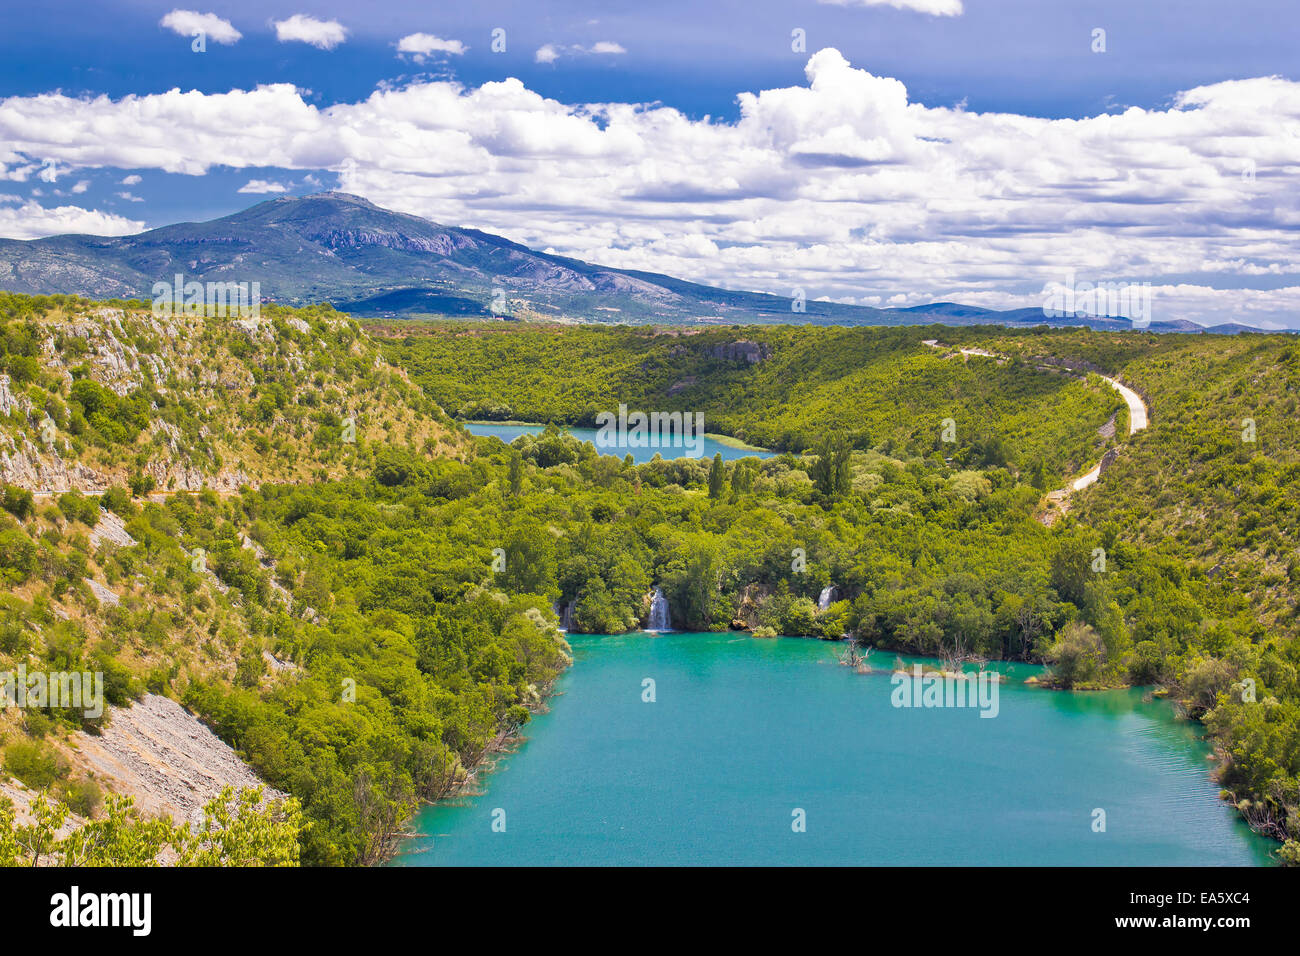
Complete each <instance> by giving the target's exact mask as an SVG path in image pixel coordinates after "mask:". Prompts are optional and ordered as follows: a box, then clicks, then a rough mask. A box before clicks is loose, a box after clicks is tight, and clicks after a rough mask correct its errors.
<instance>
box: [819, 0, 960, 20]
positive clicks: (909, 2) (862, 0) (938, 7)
mask: <svg viewBox="0 0 1300 956" xmlns="http://www.w3.org/2000/svg"><path fill="white" fill-rule="evenodd" d="M817 2H818V3H827V4H833V5H834V6H837V7H893V8H894V9H895V10H915V11H916V12H917V13H928V14H930V15H931V16H935V17H957V16H961V14H962V2H961V0H817Z"/></svg>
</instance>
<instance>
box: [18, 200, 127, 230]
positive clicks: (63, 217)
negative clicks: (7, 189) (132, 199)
mask: <svg viewBox="0 0 1300 956" xmlns="http://www.w3.org/2000/svg"><path fill="white" fill-rule="evenodd" d="M143 228H144V223H143V222H141V221H139V220H136V219H126V218H123V217H122V216H114V215H112V214H110V213H104V212H99V211H98V210H94V209H82V208H81V207H80V206H56V207H54V208H52V209H46V208H45V207H43V206H41V205H40V204H39V203H35V202H26V203H24V204H23V205H21V206H8V205H5V206H0V236H4V237H5V238H6V239H39V238H41V237H43V236H61V235H66V234H68V233H87V234H90V235H94V236H129V235H132V234H134V233H137V232H139V231H140V230H142V229H143Z"/></svg>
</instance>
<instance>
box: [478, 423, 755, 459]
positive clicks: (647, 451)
mask: <svg viewBox="0 0 1300 956" xmlns="http://www.w3.org/2000/svg"><path fill="white" fill-rule="evenodd" d="M465 427H466V428H467V429H468V430H469V431H470V432H471V433H472V434H475V435H495V436H496V437H497V438H500V439H501V440H502V441H503V442H505V443H506V444H507V445H508V444H510V443H511V442H512V441H514V440H515V439H516V438H518V437H519V436H520V435H540V434H541V433H542V431H543V430H544V428H545V426H544V425H502V424H499V423H497V422H466V423H465ZM562 430H563V431H564V432H565V434H568V435H572V436H573V437H574V438H576V439H578V440H579V441H587V442H591V443H592V444H593V445H595V444H596V432H597V429H595V428H569V427H567V426H565V427H564V428H563V429H562ZM702 447H703V452H702V454H701V455H699V456H698V457H701V458H712V457H713V456H714V455H715V454H718V453H721V454H722V460H723V461H732V460H734V459H736V458H771V457H773V456H774V455H775V454H776V452H773V451H767V450H765V449H746V448H736V447H734V446H732V445H724V444H723V443H722V442H720V441H718V440H717V439H716V438H712V437H710V436H708V435H705V436H704V442H703V446H702ZM596 450H597V451H599V452H600V453H601V454H612V455H616V456H617V457H619V458H622V457H623V456H624V455H626V454H628V453H629V452H630V453H631V455H632V460H633V461H634V462H635V463H636V464H638V465H640V464H644V463H645V462H647V461H651V460H652V459H653V458H654V456H655V454H656V453H658V454H660V455H662V456H663V457H664V458H668V459H672V458H694V457H697V456H695V455H694V454H692V452H691V449H689V448H682V447H676V448H617V449H603V448H601V447H600V446H599V445H596Z"/></svg>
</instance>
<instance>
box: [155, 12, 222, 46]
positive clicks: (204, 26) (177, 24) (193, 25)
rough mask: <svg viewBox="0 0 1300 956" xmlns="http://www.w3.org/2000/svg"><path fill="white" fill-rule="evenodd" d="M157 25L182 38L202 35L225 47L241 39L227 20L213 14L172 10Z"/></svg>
mask: <svg viewBox="0 0 1300 956" xmlns="http://www.w3.org/2000/svg"><path fill="white" fill-rule="evenodd" d="M158 25H159V26H160V27H166V28H167V29H169V30H171V31H172V32H173V33H178V34H180V35H181V36H183V37H192V36H194V35H195V34H196V33H202V34H203V35H204V36H206V37H207V38H208V39H209V40H211V41H212V42H214V43H224V44H226V45H227V46H229V45H230V44H232V43H237V42H238V41H239V40H240V39H241V38H242V37H243V34H242V33H240V32H239V31H238V30H236V29H235V28H234V27H233V26H231V24H230V21H229V20H223V19H222V18H221V17H219V16H217V15H216V14H215V13H199V12H197V11H195V10H173V11H172V12H171V13H169V14H167V15H166V16H165V17H163V18H162V19H161V20H159V21H158Z"/></svg>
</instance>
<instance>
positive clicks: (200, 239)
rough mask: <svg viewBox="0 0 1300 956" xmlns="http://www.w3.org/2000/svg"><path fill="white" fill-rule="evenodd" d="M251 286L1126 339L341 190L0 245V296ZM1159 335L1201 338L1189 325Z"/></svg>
mask: <svg viewBox="0 0 1300 956" xmlns="http://www.w3.org/2000/svg"><path fill="white" fill-rule="evenodd" d="M178 273H180V274H183V275H184V276H185V278H186V280H187V281H189V280H197V281H202V282H218V281H219V282H231V281H233V282H259V283H261V293H262V296H263V297H264V298H265V299H268V300H273V301H276V302H280V303H283V304H286V305H305V304H310V303H318V302H329V303H331V304H332V305H334V306H335V307H336V308H339V309H341V310H344V311H348V312H351V313H353V314H356V315H361V316H370V317H385V316H387V317H392V316H404V315H429V314H434V315H457V316H474V315H478V316H484V317H486V316H491V315H494V314H495V315H500V316H503V317H515V318H522V319H570V320H579V321H591V322H607V323H608V322H625V323H629V324H643V323H652V322H653V323H669V324H676V323H700V322H702V323H718V324H733V323H744V324H750V323H755V322H758V323H776V322H797V323H813V324H821V325H825V324H837V325H916V324H928V323H932V322H943V323H945V324H948V325H982V324H1004V325H1011V326H1024V325H1043V324H1051V325H1056V326H1082V325H1086V326H1089V327H1092V328H1096V329H1127V328H1130V327H1131V325H1130V323H1129V322H1128V321H1127V320H1125V319H1108V318H1065V319H1053V320H1050V321H1048V320H1045V319H1044V317H1043V314H1042V312H1041V310H1039V309H1018V310H1014V311H1009V312H998V311H994V310H990V309H982V308H977V307H974V306H966V305H960V304H956V303H952V302H940V303H935V304H932V305H922V306H914V307H912V308H907V309H874V308H868V307H865V306H853V305H842V304H839V303H834V302H817V301H812V300H809V301H807V302H806V303H805V311H803V312H794V311H792V309H791V304H792V303H791V300H790V299H789V298H786V297H784V296H776V295H768V294H765V293H759V292H740V291H734V290H728V289H719V288H715V287H712V286H706V285H700V284H698V283H694V282H687V281H685V280H682V279H675V278H673V277H671V276H665V275H658V274H656V273H651V272H637V271H632V270H624V269H609V268H605V267H604V266H599V265H592V264H591V263H587V262H582V261H580V260H577V259H570V258H567V257H565V256H556V255H551V254H548V253H543V252H536V251H534V250H532V249H529V248H527V247H526V246H522V245H519V244H518V243H515V242H511V241H509V240H508V239H503V238H501V237H500V236H494V235H490V234H489V233H486V232H480V231H478V230H476V229H464V228H457V227H453V226H443V225H439V224H438V223H435V222H430V221H429V220H427V219H421V218H419V217H418V216H410V215H406V214H404V213H398V212H392V211H390V210H387V209H381V208H380V207H379V206H376V205H374V204H373V203H371V202H369V201H367V200H365V199H362V198H361V197H359V196H351V195H348V194H346V193H337V192H330V193H322V194H319V195H314V196H306V197H303V198H283V199H273V200H270V201H268V202H263V203H259V204H257V205H256V206H253V207H251V208H249V209H246V210H244V211H243V212H239V213H235V214H234V215H231V216H225V217H223V218H221V219H214V220H212V221H210V222H198V223H196V222H184V223H176V224H174V225H170V226H163V227H161V228H158V229H151V230H149V231H148V232H143V233H140V234H139V235H135V236H121V237H99V236H74V235H68V236H51V237H49V238H45V239H34V240H26V241H24V240H14V239H0V289H7V290H9V291H13V292H25V293H29V294H46V293H71V294H75V295H83V296H89V297H92V298H100V299H103V298H128V299H129V298H150V297H151V290H152V287H153V284H154V283H155V282H159V281H171V280H172V279H173V277H174V276H175V275H176V274H178ZM1151 328H1152V329H1154V330H1156V331H1200V327H1199V326H1197V325H1194V324H1192V323H1190V322H1164V323H1153V324H1152V326H1151Z"/></svg>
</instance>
